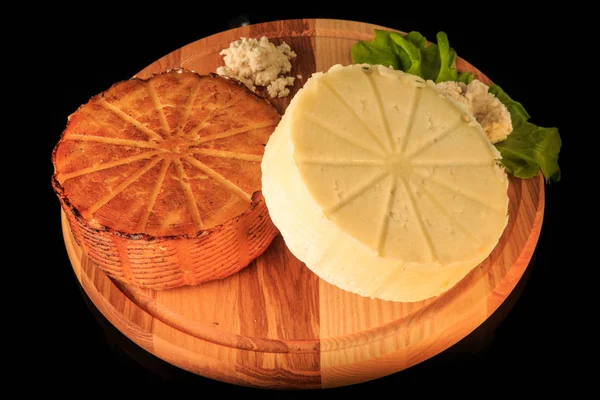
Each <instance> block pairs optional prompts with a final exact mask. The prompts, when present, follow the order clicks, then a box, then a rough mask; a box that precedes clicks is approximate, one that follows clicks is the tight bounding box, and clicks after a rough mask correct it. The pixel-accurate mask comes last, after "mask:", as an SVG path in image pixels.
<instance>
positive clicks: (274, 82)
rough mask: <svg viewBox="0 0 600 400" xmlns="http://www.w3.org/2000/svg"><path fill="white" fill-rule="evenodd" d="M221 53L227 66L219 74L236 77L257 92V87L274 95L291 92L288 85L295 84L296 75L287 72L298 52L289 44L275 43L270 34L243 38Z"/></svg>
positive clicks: (221, 68)
mask: <svg viewBox="0 0 600 400" xmlns="http://www.w3.org/2000/svg"><path fill="white" fill-rule="evenodd" d="M219 54H220V55H222V56H223V61H224V62H225V65H224V66H222V67H219V68H217V74H219V75H225V76H229V77H232V78H236V79H238V80H239V81H241V82H242V83H244V84H245V85H246V86H247V87H248V88H249V89H250V90H252V91H256V86H266V87H267V92H268V93H269V96H271V97H285V96H287V95H288V94H289V93H290V89H289V88H288V86H292V85H293V84H294V80H295V78H294V77H292V76H285V74H287V73H288V72H290V70H291V69H292V65H291V63H290V59H292V58H294V57H296V53H295V52H294V51H292V49H291V48H290V46H289V45H288V44H287V43H285V42H283V43H282V44H280V45H279V46H275V44H273V43H271V42H269V39H268V38H267V37H266V36H263V37H261V38H260V39H259V40H257V39H248V38H241V39H240V40H236V41H234V42H231V43H230V45H229V48H227V49H223V50H222V51H221V52H220V53H219Z"/></svg>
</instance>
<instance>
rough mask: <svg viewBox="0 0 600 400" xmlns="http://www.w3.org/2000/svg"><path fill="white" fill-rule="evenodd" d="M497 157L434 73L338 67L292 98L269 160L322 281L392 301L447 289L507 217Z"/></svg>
mask: <svg viewBox="0 0 600 400" xmlns="http://www.w3.org/2000/svg"><path fill="white" fill-rule="evenodd" d="M499 158H500V154H499V153H498V151H497V150H496V149H495V147H494V146H492V145H491V144H490V143H489V141H488V139H487V138H486V136H485V134H484V133H483V130H482V128H481V126H480V125H479V124H478V123H477V122H475V118H474V117H473V116H472V115H470V114H468V112H467V111H466V110H465V109H464V108H463V107H462V106H461V105H459V104H458V103H456V102H455V101H453V100H451V99H448V98H446V97H443V96H441V95H440V94H439V93H438V92H437V91H436V90H435V89H434V87H433V83H432V82H425V81H423V80H422V79H421V78H418V77H416V76H414V75H410V74H406V73H403V72H401V71H394V70H392V69H389V68H385V67H380V66H367V65H350V66H341V65H336V66H334V67H332V68H331V69H330V70H329V71H327V72H325V73H316V74H314V75H313V76H312V77H311V78H310V79H309V80H308V81H307V83H306V84H305V86H304V87H303V88H302V89H301V90H300V91H299V92H298V93H297V94H296V95H295V96H294V98H293V100H292V101H291V103H290V105H289V107H288V109H287V110H286V113H285V114H284V116H283V118H282V120H281V122H280V124H279V126H278V127H277V129H276V130H275V132H274V133H273V135H272V136H271V138H270V140H269V142H268V144H267V146H266V149H265V155H264V157H263V161H262V173H263V174H262V177H263V178H262V179H263V182H262V187H263V195H264V197H265V201H266V204H267V207H268V209H269V213H270V215H271V218H272V220H273V222H274V223H275V225H276V226H277V227H278V229H279V230H280V232H281V234H282V236H283V238H284V240H285V242H286V244H287V246H288V248H289V249H290V251H291V252H292V253H293V254H294V255H295V256H296V257H297V258H298V259H300V260H301V261H303V262H304V263H305V264H306V266H307V267H308V268H310V269H311V270H312V271H313V272H314V273H316V274H317V275H318V276H319V277H321V278H322V279H324V280H325V281H327V282H329V283H331V284H334V285H336V286H338V287H340V288H342V289H344V290H348V291H350V292H353V293H357V294H359V295H362V296H369V297H375V298H380V299H384V300H391V301H419V300H423V299H426V298H429V297H432V296H436V295H439V294H440V293H442V292H444V291H446V290H448V289H449V288H451V287H452V286H454V285H455V284H456V283H458V281H460V280H461V279H462V278H463V277H464V276H465V275H466V274H467V273H468V272H469V271H470V270H471V269H473V268H474V267H476V266H477V265H479V264H480V263H481V262H482V261H483V260H484V259H485V258H486V257H487V256H488V255H489V254H490V253H491V251H492V250H493V249H494V247H495V246H496V245H497V243H498V240H499V239H500V237H501V235H502V233H503V231H504V228H505V227H506V224H507V221H508V196H507V187H508V179H507V176H506V172H505V171H504V170H503V169H502V168H501V167H500V166H499V164H498V159H499Z"/></svg>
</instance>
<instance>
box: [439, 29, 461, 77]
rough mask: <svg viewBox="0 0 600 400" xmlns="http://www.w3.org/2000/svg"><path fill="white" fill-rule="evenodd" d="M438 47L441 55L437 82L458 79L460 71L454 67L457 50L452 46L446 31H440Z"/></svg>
mask: <svg viewBox="0 0 600 400" xmlns="http://www.w3.org/2000/svg"><path fill="white" fill-rule="evenodd" d="M436 38H437V47H438V51H439V55H440V68H439V72H438V74H437V77H436V78H435V83H438V82H444V81H457V80H458V71H457V70H456V68H455V67H454V62H455V61H456V51H454V49H451V48H450V43H449V42H448V35H446V33H445V32H438V34H437V36H436Z"/></svg>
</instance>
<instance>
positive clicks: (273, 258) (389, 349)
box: [62, 19, 544, 389]
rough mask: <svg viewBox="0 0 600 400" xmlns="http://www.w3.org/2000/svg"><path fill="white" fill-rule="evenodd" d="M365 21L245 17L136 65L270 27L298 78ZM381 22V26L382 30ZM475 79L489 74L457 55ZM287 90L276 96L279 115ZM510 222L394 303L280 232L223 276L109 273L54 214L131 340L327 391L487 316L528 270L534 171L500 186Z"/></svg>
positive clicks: (198, 61) (220, 372)
mask: <svg viewBox="0 0 600 400" xmlns="http://www.w3.org/2000/svg"><path fill="white" fill-rule="evenodd" d="M374 28H383V27H380V26H376V25H370V24H366V23H359V22H350V21H342V20H322V19H303V20H286V21H277V22H272V23H264V24H257V25H250V26H245V27H241V28H237V29H232V30H229V31H226V32H222V33H219V34H216V35H212V36H209V37H207V38H204V39H201V40H198V41H196V42H193V43H191V44H189V45H186V46H184V47H183V48H181V49H178V50H176V51H174V52H172V53H170V54H168V55H166V56H165V57H163V58H161V59H160V60H158V61H156V62H155V63H153V64H152V65H150V66H148V67H147V68H145V69H144V70H143V71H140V72H139V73H138V74H137V75H138V76H139V77H147V76H149V75H150V74H152V73H156V72H159V71H162V70H165V69H169V68H175V67H185V68H189V69H193V70H195V71H197V72H199V73H202V74H205V73H210V72H214V71H215V70H216V68H217V67H218V66H220V65H222V63H223V61H222V56H221V55H219V52H220V50H221V49H223V48H226V47H228V46H229V43H230V42H231V41H233V40H237V39H239V38H240V37H260V36H263V35H265V36H267V37H269V39H271V40H272V41H273V42H276V43H279V42H280V41H281V40H283V41H285V42H286V43H288V44H289V45H290V46H291V47H292V49H293V50H294V51H295V52H296V53H297V54H298V56H297V58H296V59H294V60H293V70H292V74H293V75H301V76H302V78H301V79H298V80H297V81H296V84H295V86H294V88H293V91H292V94H291V96H293V94H294V93H295V92H296V91H297V90H298V89H299V88H300V87H301V86H302V85H303V84H304V82H305V81H306V80H307V79H308V78H309V77H310V75H311V73H313V72H315V71H323V70H327V69H328V68H329V67H330V66H331V65H333V64H336V63H341V64H349V63H351V56H350V48H351V46H352V45H353V44H354V43H355V42H356V41H357V40H369V39H371V38H372V37H373V29H374ZM383 29H387V28H383ZM457 67H458V68H459V70H464V69H468V70H470V71H472V72H474V73H475V74H476V75H477V76H478V78H479V79H480V80H483V81H485V82H488V83H489V79H488V78H487V77H485V76H484V75H483V74H482V73H481V72H480V71H478V70H477V69H476V68H474V67H473V66H472V65H470V64H468V63H467V62H466V61H465V60H462V59H459V60H457ZM291 96H290V97H288V98H284V99H278V100H274V103H275V105H276V107H277V108H278V110H279V111H280V112H283V111H284V110H285V108H286V107H287V105H288V103H289V100H290V99H291ZM508 194H509V199H510V205H509V223H508V226H507V227H506V230H505V232H504V235H503V236H502V238H501V240H500V242H499V244H498V246H497V248H496V249H495V250H494V251H493V252H492V254H491V255H490V257H489V258H488V259H487V260H485V261H484V262H483V263H482V264H481V265H480V266H479V267H477V268H475V269H474V270H473V271H472V272H471V273H470V274H469V275H468V276H467V277H465V278H464V279H463V280H462V281H461V282H460V283H459V284H458V285H457V286H455V287H454V288H452V289H451V290H450V291H448V292H447V293H445V294H443V295H441V296H439V297H437V298H434V299H429V300H426V301H422V302H418V303H393V302H385V301H380V300H373V299H369V298H364V297H360V296H358V295H354V294H351V293H348V292H344V291H342V290H341V289H338V288H336V287H334V286H332V285H329V284H328V283H326V282H324V281H322V280H320V279H319V278H318V277H317V276H316V275H314V274H313V273H312V272H311V271H310V270H308V268H306V267H305V266H304V265H303V264H302V263H301V262H299V261H298V260H297V259H296V258H295V257H294V256H293V255H292V254H291V253H290V252H289V251H288V250H287V248H286V246H285V243H284V241H283V239H282V238H281V236H277V237H276V238H275V240H274V241H273V243H272V245H271V246H270V247H269V249H268V250H267V251H266V252H265V253H264V254H263V255H262V256H260V257H259V258H258V259H256V260H255V261H254V262H253V263H252V264H251V265H250V266H249V267H247V268H245V269H244V270H242V271H241V272H240V273H238V274H236V275H234V276H231V277H229V278H227V279H225V280H221V281H216V282H212V283H209V284H205V285H201V286H197V287H187V288H180V289H175V290H169V291H153V290H147V289H139V288H136V287H133V286H128V285H122V284H120V283H117V282H114V281H113V280H111V279H110V278H108V277H107V276H106V275H105V274H104V273H103V272H101V271H100V270H99V269H98V268H97V267H96V266H95V265H94V264H93V263H92V262H91V261H89V259H88V258H87V257H86V255H85V254H84V253H83V252H82V250H81V248H79V247H78V246H77V244H76V243H75V240H74V238H73V236H72V234H71V232H70V229H69V226H68V223H67V221H66V218H65V215H64V214H63V216H62V217H63V219H62V228H63V232H64V239H65V245H66V248H67V251H68V254H69V257H70V260H71V263H72V266H73V269H74V271H75V273H76V275H77V278H78V279H79V281H80V283H81V285H82V287H83V289H84V290H85V292H86V293H87V295H88V296H89V297H90V298H91V300H92V301H93V303H94V304H95V305H96V307H98V309H99V310H100V311H101V312H102V313H103V314H104V316H105V317H106V318H107V319H108V320H109V321H110V322H111V323H112V324H114V326H115V327H116V328H118V329H119V330H120V331H121V332H122V333H123V334H125V335H126V336H127V337H128V338H130V339H131V340H132V341H133V342H135V343H136V344H137V345H139V346H141V347H142V348H144V349H145V350H147V351H148V352H150V353H152V354H154V355H155V356H157V357H159V358H161V359H163V360H165V361H167V362H169V363H171V364H173V365H175V366H178V367H180V368H182V369H184V370H187V371H190V372H193V373H196V374H198V375H202V376H205V377H208V378H212V379H216V380H219V381H223V382H229V383H232V384H238V385H245V386H257V387H268V388H288V389H289V388H296V389H309V388H326V387H335V386H342V385H349V384H354V383H359V382H363V381H367V380H371V379H375V378H379V377H382V376H385V375H388V374H391V373H395V372H398V371H401V370H404V369H406V368H409V367H411V366H413V365H415V364H417V363H420V362H422V361H424V360H426V359H428V358H430V357H433V356H435V355H437V354H439V353H440V352H442V351H443V350H445V349H447V348H448V347H450V346H452V345H453V344H455V343H456V342H458V341H459V340H461V339H462V338H464V337H465V336H467V335H468V334H469V333H471V332H472V331H473V330H474V329H475V328H476V327H477V326H479V325H480V324H481V323H482V322H484V321H485V320H486V319H487V318H488V317H489V316H490V315H491V314H492V313H493V312H494V311H495V310H496V309H497V308H498V306H499V305H500V304H501V303H502V302H503V301H504V300H505V299H506V297H507V296H508V295H509V294H510V292H511V291H512V290H513V288H514V287H515V285H516V284H517V282H518V281H519V280H520V279H521V277H522V275H523V273H524V271H525V270H526V268H527V266H528V264H529V261H530V259H531V256H532V254H533V251H534V249H535V246H536V244H537V241H538V238H539V234H540V229H541V226H542V220H543V213H544V180H543V177H542V175H541V174H540V175H538V176H537V177H536V178H533V179H529V180H521V179H516V178H512V177H511V179H510V184H509V193H508Z"/></svg>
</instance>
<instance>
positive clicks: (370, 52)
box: [351, 29, 403, 70]
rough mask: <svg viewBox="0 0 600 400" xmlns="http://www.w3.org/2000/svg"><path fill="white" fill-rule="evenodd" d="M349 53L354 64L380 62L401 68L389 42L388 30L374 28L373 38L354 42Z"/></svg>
mask: <svg viewBox="0 0 600 400" xmlns="http://www.w3.org/2000/svg"><path fill="white" fill-rule="evenodd" d="M351 54H352V61H353V62H354V63H356V64H380V65H383V66H385V67H390V66H391V67H392V68H394V69H398V70H403V68H402V65H401V63H400V57H399V56H398V54H396V52H395V51H394V48H393V45H392V44H391V39H390V32H387V31H383V30H380V29H375V37H374V38H373V40H370V41H360V42H357V43H355V44H354V45H353V46H352V50H351Z"/></svg>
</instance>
